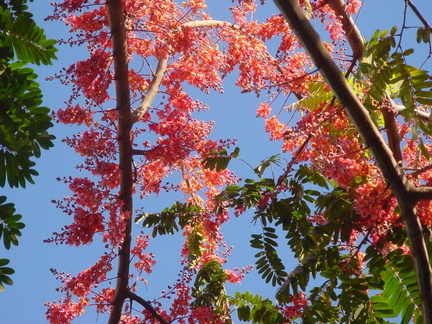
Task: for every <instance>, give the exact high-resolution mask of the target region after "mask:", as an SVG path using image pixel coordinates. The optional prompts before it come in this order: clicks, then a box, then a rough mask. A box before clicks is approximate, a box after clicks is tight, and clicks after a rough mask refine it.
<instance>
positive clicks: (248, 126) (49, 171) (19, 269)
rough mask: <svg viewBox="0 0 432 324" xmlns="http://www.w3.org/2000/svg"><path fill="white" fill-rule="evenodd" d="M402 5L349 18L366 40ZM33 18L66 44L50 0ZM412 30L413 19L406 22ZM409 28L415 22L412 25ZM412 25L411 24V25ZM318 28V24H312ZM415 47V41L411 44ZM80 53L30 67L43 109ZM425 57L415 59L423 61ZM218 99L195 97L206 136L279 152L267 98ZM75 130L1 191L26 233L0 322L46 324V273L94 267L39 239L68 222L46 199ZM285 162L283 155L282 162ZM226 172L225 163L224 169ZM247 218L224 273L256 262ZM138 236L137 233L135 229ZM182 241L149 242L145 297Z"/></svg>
mask: <svg viewBox="0 0 432 324" xmlns="http://www.w3.org/2000/svg"><path fill="white" fill-rule="evenodd" d="M414 3H415V4H416V6H417V7H418V8H419V9H420V11H421V12H422V13H423V14H424V16H425V17H426V18H427V19H429V21H432V4H431V2H430V0H416V1H414ZM403 4H404V1H403V0H366V1H364V6H363V8H362V9H361V11H360V13H359V15H358V16H357V17H355V19H356V22H357V25H358V27H359V29H360V31H361V33H362V34H363V35H365V37H366V38H367V39H368V38H369V37H370V36H371V35H372V33H373V32H374V31H375V30H376V29H388V30H390V29H391V27H392V26H394V25H397V26H400V24H401V21H402V12H403V11H402V9H403ZM208 5H209V7H210V9H209V12H210V14H211V16H212V17H213V18H215V19H227V18H228V17H229V12H228V10H227V8H228V7H229V6H231V5H232V2H231V0H208ZM30 8H31V12H33V13H34V15H35V20H36V22H37V23H38V25H39V26H41V27H43V28H44V29H45V31H46V34H47V36H48V37H49V38H53V39H58V38H68V35H67V34H68V28H66V27H65V26H64V25H62V24H61V23H59V22H46V21H44V17H45V16H47V15H49V14H50V13H51V8H50V6H49V1H48V0H35V1H34V3H33V4H30ZM272 13H278V10H277V8H276V7H275V6H274V5H273V4H272V2H271V1H270V0H268V5H266V6H265V7H260V6H259V7H258V12H257V14H256V18H257V19H262V17H267V16H269V15H270V14H272ZM410 21H411V22H415V25H416V26H418V25H419V23H418V21H416V20H414V19H410ZM412 24H414V23H412ZM412 24H411V25H412ZM317 27H319V26H317ZM415 45H416V44H415V43H414V44H413V46H415ZM86 55H87V53H86V50H85V48H80V49H71V48H70V47H69V46H60V47H59V52H58V53H57V56H58V58H59V60H57V61H55V62H54V65H53V66H48V67H45V66H42V67H35V69H36V72H37V73H38V74H39V76H40V78H39V83H40V84H41V87H42V89H43V93H44V105H46V106H47V107H50V108H51V109H53V110H55V109H58V108H61V107H64V104H63V102H64V101H66V100H67V99H68V98H69V95H70V89H68V87H65V86H63V85H61V84H60V83H59V82H57V81H54V82H47V81H45V78H47V77H48V76H50V75H52V74H54V73H56V72H58V71H59V70H60V69H61V68H62V67H65V66H68V65H69V64H71V63H73V62H75V61H76V60H78V59H84V58H86ZM424 58H425V57H424V55H423V56H422V57H419V58H418V60H419V61H421V60H423V59H424ZM224 86H225V93H224V95H219V94H211V95H208V96H206V95H202V94H200V93H197V92H194V94H196V95H197V96H198V99H201V100H203V101H204V102H205V103H206V104H208V105H209V106H210V107H211V109H210V110H209V111H208V112H206V113H205V115H203V116H202V118H203V119H206V120H214V121H215V122H216V124H215V128H214V132H213V135H212V138H214V139H217V138H236V139H237V140H238V141H237V146H239V147H240V148H241V158H242V159H244V160H245V161H247V162H248V163H250V164H251V165H252V166H256V165H257V164H258V163H259V161H260V160H262V159H264V158H266V157H269V156H271V155H274V154H278V153H280V143H272V142H269V141H268V134H266V133H264V130H263V129H264V127H263V126H264V124H263V120H262V119H257V118H255V110H256V108H257V107H258V105H259V103H260V102H262V101H264V100H265V99H266V98H265V93H263V95H262V97H261V98H257V97H256V96H255V94H240V90H239V89H238V88H236V87H235V86H234V79H233V78H228V79H227V80H226V82H225V84H224ZM73 131H74V129H73V128H71V127H67V126H64V125H60V124H56V125H55V127H54V128H53V129H52V130H51V132H52V133H53V134H54V135H55V136H56V137H57V140H56V141H55V144H56V146H55V147H54V148H52V149H51V150H49V151H44V152H43V154H42V157H41V158H40V159H39V160H37V161H36V162H37V165H36V170H38V172H39V173H40V175H39V176H38V177H36V178H35V181H36V184H35V185H29V186H28V187H27V188H26V189H24V190H23V189H9V188H4V189H2V193H1V194H2V195H6V196H7V197H8V202H13V203H15V204H16V208H17V212H18V213H20V214H22V215H23V217H24V218H23V220H24V222H25V224H26V228H25V229H24V230H23V236H22V238H21V239H20V245H19V246H18V247H12V248H11V250H10V251H4V248H3V246H2V245H0V257H7V258H9V259H10V260H11V263H10V266H11V267H13V268H14V269H15V270H16V273H15V274H14V275H13V276H12V279H13V280H14V285H13V286H7V287H6V291H5V292H3V293H0V324H27V323H32V324H39V323H46V320H45V306H44V305H43V304H44V303H45V302H47V301H53V300H57V299H58V298H59V297H61V295H60V294H58V293H57V292H56V291H55V288H56V287H58V285H59V282H58V281H56V279H55V277H54V276H53V275H52V274H51V273H50V271H49V269H50V268H56V269H58V270H59V271H66V272H68V273H72V274H76V273H77V272H79V271H81V270H84V269H86V268H87V267H88V266H90V265H92V264H93V263H94V261H95V260H96V259H97V258H98V257H99V256H100V253H101V250H100V249H98V247H97V246H96V245H94V246H93V245H91V246H85V247H79V248H75V247H67V246H56V245H55V244H45V243H43V242H42V241H43V240H44V239H46V238H48V237H50V236H51V234H52V233H53V232H54V231H59V230H60V228H61V227H62V226H64V225H66V224H69V223H70V217H68V216H67V215H65V214H63V213H62V212H61V211H60V210H58V209H56V208H55V206H54V204H52V203H51V202H50V201H51V200H52V199H61V197H63V196H67V195H68V194H69V192H68V188H67V186H65V185H64V184H62V183H60V182H57V181H56V180H55V179H56V177H63V176H69V175H78V172H77V171H76V170H75V165H76V164H77V163H79V161H80V159H79V157H78V156H77V155H76V154H75V153H74V152H73V151H72V150H71V149H69V148H68V147H66V146H65V145H64V144H63V143H61V139H62V138H64V137H65V136H68V135H71V134H72V133H73ZM287 158H289V156H287ZM230 166H231V165H230ZM232 168H233V169H234V170H235V171H237V172H240V173H241V175H242V177H253V176H254V175H253V172H252V170H251V169H250V168H249V167H248V166H247V165H246V164H244V163H242V162H240V161H235V162H234V163H232ZM172 203H173V201H172V200H170V199H169V197H163V196H160V197H150V198H149V199H146V200H145V202H144V205H145V206H146V208H148V210H149V211H153V212H156V211H159V210H160V209H161V207H162V208H163V207H166V206H170V205H172ZM248 216H250V214H245V215H243V216H242V217H241V218H239V219H236V218H232V221H231V222H230V224H229V225H228V226H226V227H225V228H224V230H225V236H226V239H227V243H228V246H230V245H235V250H234V251H233V253H232V257H231V260H232V261H231V262H230V263H229V264H228V267H230V266H231V267H235V266H238V267H246V266H247V265H249V264H253V263H254V258H253V255H254V254H255V253H256V251H254V250H252V249H251V248H250V247H249V240H250V234H252V233H260V231H259V228H253V227H252V225H250V218H248ZM135 233H138V231H135ZM181 242H182V238H181V237H180V236H179V235H177V236H171V237H169V236H164V237H163V238H162V240H158V241H155V242H153V243H152V244H151V245H150V246H149V249H148V250H149V251H152V252H154V253H155V254H156V257H157V261H158V263H157V264H156V266H155V267H154V268H153V270H154V273H153V274H152V275H151V276H149V277H148V281H149V285H148V286H147V287H146V289H145V290H142V291H141V293H142V296H143V297H144V298H145V299H153V298H155V297H157V296H158V295H159V293H160V290H162V289H164V288H165V287H166V285H167V284H170V283H173V282H175V280H176V274H177V268H176V267H177V265H178V262H177V260H178V255H179V251H180V248H181ZM280 256H281V257H283V258H284V262H285V265H286V266H287V270H288V271H290V270H292V269H294V268H295V266H296V263H295V260H293V259H292V258H291V256H290V254H289V252H288V251H286V252H285V251H283V253H282V254H281V255H280ZM230 289H231V291H234V290H239V291H246V290H250V291H251V292H253V293H259V294H261V295H263V296H266V297H270V298H272V297H273V296H274V293H275V292H276V289H275V288H273V287H271V286H269V285H265V283H264V281H262V280H261V278H260V277H259V276H257V275H255V274H253V273H252V274H250V275H249V276H247V277H246V278H245V280H244V281H243V283H242V284H241V285H236V286H233V287H232V288H230ZM105 322H106V320H105V317H104V316H101V315H99V316H98V315H97V314H95V313H93V312H91V311H90V312H88V314H86V315H85V316H83V317H82V318H81V319H78V320H76V322H74V323H105Z"/></svg>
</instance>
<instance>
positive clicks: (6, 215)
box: [0, 196, 24, 250]
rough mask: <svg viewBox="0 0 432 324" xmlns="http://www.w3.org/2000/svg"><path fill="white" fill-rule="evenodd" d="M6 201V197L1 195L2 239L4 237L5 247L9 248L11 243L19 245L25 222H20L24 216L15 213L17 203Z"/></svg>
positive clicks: (0, 225) (0, 227)
mask: <svg viewBox="0 0 432 324" xmlns="http://www.w3.org/2000/svg"><path fill="white" fill-rule="evenodd" d="M5 202H6V197H5V196H0V239H1V238H2V237H3V244H4V247H5V248H6V249H7V250H9V249H10V247H11V244H12V245H18V237H19V236H21V229H23V228H24V224H23V223H21V222H20V220H21V217H22V216H21V215H18V214H15V205H14V204H11V203H5Z"/></svg>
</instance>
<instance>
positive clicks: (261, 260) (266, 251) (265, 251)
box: [250, 227, 287, 286]
mask: <svg viewBox="0 0 432 324" xmlns="http://www.w3.org/2000/svg"><path fill="white" fill-rule="evenodd" d="M275 232H276V230H275V229H274V228H273V227H264V228H263V233H262V234H261V235H257V234H254V235H252V240H251V241H250V242H251V246H252V247H253V248H255V249H259V250H261V251H260V252H258V253H257V254H255V258H257V260H256V262H255V263H256V268H257V270H258V273H259V274H261V277H262V278H263V279H264V280H265V282H266V283H269V282H271V284H272V286H276V285H282V283H283V282H284V280H285V278H286V276H287V273H286V271H285V266H284V265H283V263H282V261H281V259H280V258H279V256H278V253H277V251H276V248H277V246H278V244H277V242H276V239H277V238H278V236H277V235H276V233H275Z"/></svg>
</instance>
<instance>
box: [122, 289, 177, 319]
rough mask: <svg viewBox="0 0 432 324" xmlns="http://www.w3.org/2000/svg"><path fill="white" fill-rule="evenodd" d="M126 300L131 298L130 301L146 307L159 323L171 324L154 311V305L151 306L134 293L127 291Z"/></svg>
mask: <svg viewBox="0 0 432 324" xmlns="http://www.w3.org/2000/svg"><path fill="white" fill-rule="evenodd" d="M126 298H129V299H130V300H133V301H136V302H137V303H138V304H140V305H141V306H142V307H144V308H145V309H146V310H148V311H149V312H150V314H152V316H153V317H154V318H156V319H157V320H158V321H159V323H161V324H169V323H170V322H167V321H166V320H165V319H164V318H163V317H162V316H161V315H160V314H159V313H158V312H157V311H156V309H154V307H153V306H152V304H150V303H149V302H148V301H146V300H144V299H143V298H141V297H140V296H138V295H137V294H135V293H133V292H132V291H130V290H129V289H128V290H127V291H126Z"/></svg>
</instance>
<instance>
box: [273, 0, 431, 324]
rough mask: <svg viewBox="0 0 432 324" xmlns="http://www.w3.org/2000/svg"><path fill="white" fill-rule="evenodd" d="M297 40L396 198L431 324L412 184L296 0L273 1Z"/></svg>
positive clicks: (427, 269) (427, 280)
mask: <svg viewBox="0 0 432 324" xmlns="http://www.w3.org/2000/svg"><path fill="white" fill-rule="evenodd" d="M275 2H276V4H277V5H278V7H279V8H280V10H281V11H282V13H283V14H284V16H285V18H286V20H287V21H288V23H289V24H290V26H291V28H292V30H293V31H294V32H295V34H296V36H297V37H298V39H299V40H300V41H301V43H302V44H303V46H304V47H305V49H306V50H307V51H308V53H309V54H310V56H311V58H312V59H313V61H314V63H315V65H316V66H317V67H318V68H319V69H320V71H321V73H322V75H323V77H324V79H325V80H326V81H327V83H328V84H329V86H330V87H331V88H332V90H333V92H334V94H335V96H336V97H337V98H338V100H339V101H340V102H341V103H342V105H343V106H344V107H345V110H346V112H347V114H348V115H349V117H350V118H351V120H352V121H353V123H354V125H355V127H356V128H357V130H358V132H359V134H360V135H361V136H362V138H363V140H364V141H365V143H366V144H367V146H368V147H369V148H370V151H371V152H372V154H373V156H374V158H375V161H376V163H377V165H378V167H379V168H380V170H381V172H382V173H383V176H384V178H385V180H386V182H387V183H388V184H389V185H390V187H391V189H392V191H393V193H394V195H395V197H396V198H397V200H398V203H399V207H400V210H401V215H402V217H403V219H404V221H405V226H406V231H407V235H408V238H409V242H410V249H411V254H412V256H413V259H414V264H415V268H416V271H417V280H418V285H419V288H420V294H421V297H422V303H423V316H424V320H425V323H428V324H432V282H431V268H430V264H429V258H428V254H427V250H426V244H425V242H424V239H423V235H422V234H423V233H422V227H421V224H420V221H419V219H418V217H417V215H416V212H415V203H416V200H415V199H413V195H412V192H413V191H414V190H415V188H414V185H413V184H412V183H410V182H409V181H408V180H407V178H406V177H405V175H404V173H403V170H402V169H401V168H400V167H399V166H398V164H397V162H396V160H395V158H394V157H393V154H392V152H391V150H390V149H389V148H388V146H387V145H386V143H385V142H384V140H383V139H382V137H381V135H380V133H379V132H378V130H377V129H376V127H375V125H374V123H373V121H372V120H371V118H370V116H369V113H368V111H367V110H366V108H365V107H364V106H363V104H362V103H361V102H360V100H359V99H358V98H357V96H356V95H355V94H354V92H353V91H352V89H351V87H350V86H349V84H348V83H347V82H346V80H345V78H344V76H343V74H342V71H341V70H340V69H339V68H338V66H337V65H336V63H335V62H334V61H333V59H332V57H331V56H330V54H329V53H328V52H327V50H326V49H325V47H324V46H323V43H322V41H321V39H320V37H319V35H318V33H317V32H316V31H315V30H314V28H313V27H312V25H311V24H310V22H309V21H308V20H307V18H306V17H305V15H304V13H303V11H302V10H301V8H300V6H299V4H298V0H275Z"/></svg>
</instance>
